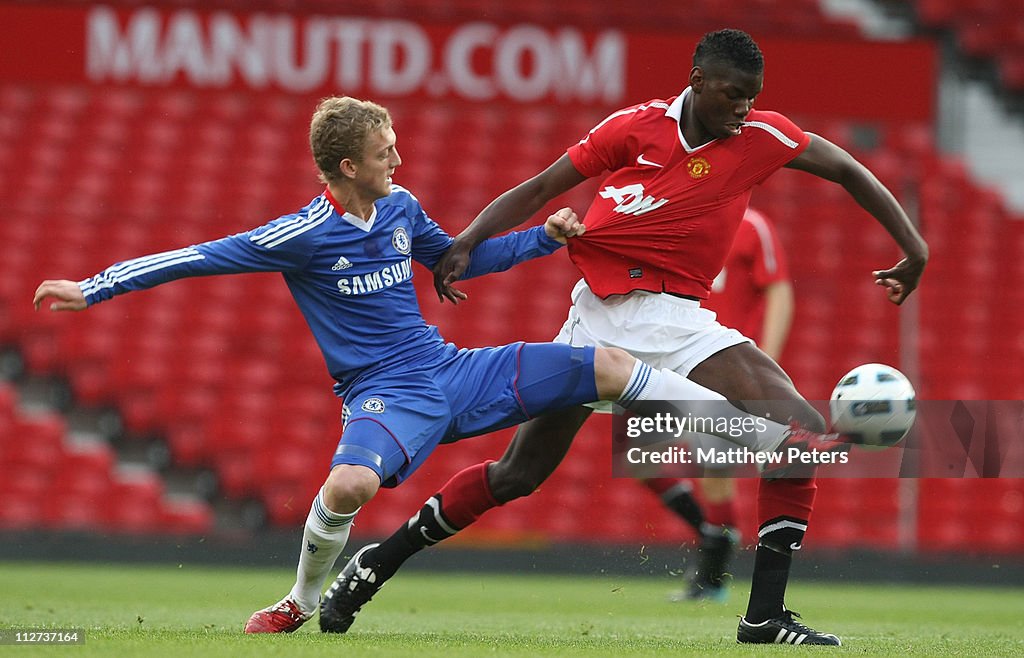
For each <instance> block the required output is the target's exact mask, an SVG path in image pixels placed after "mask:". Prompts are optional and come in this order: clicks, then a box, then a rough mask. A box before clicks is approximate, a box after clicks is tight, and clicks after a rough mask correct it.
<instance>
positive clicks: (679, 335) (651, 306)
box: [554, 279, 752, 377]
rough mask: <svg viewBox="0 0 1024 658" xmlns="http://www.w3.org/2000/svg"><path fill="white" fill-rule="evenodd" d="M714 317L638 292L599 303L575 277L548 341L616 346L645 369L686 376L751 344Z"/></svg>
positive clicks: (690, 304) (695, 306)
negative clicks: (555, 332)
mask: <svg viewBox="0 0 1024 658" xmlns="http://www.w3.org/2000/svg"><path fill="white" fill-rule="evenodd" d="M715 318H716V316H715V313H714V312H713V311H709V310H708V309H706V308H701V306H700V302H696V301H693V300H691V299H683V298H681V297H673V296H672V295H667V294H660V293H653V292H645V291H640V290H638V291H634V292H631V293H629V294H627V295H613V296H611V297H609V298H608V299H601V298H600V297H598V296H597V295H595V294H594V293H593V292H591V290H590V286H588V285H587V284H586V282H585V281H583V280H582V279H580V281H579V282H578V283H577V284H576V287H574V288H573V289H572V306H571V307H570V308H569V317H568V318H567V319H566V321H565V324H563V325H562V329H561V331H559V332H558V335H557V336H555V340H554V342H556V343H569V344H570V345H576V346H580V345H595V346H597V347H618V348H620V349H622V350H625V351H626V352H629V353H630V354H632V355H633V356H635V357H636V358H638V359H640V360H641V361H644V362H645V363H647V364H648V365H649V366H652V367H654V368H668V369H669V370H674V371H675V372H678V373H679V374H680V375H682V376H684V377H686V376H687V375H689V374H690V371H691V370H693V369H694V368H696V367H697V366H698V365H699V364H700V363H701V362H703V361H704V360H705V359H707V358H708V357H710V356H712V355H713V354H716V353H718V352H721V351H722V350H724V349H725V348H727V347H732V346H733V345H739V344H740V343H748V342H752V341H751V340H750V339H749V338H747V337H746V336H744V335H743V334H741V333H740V332H738V331H736V330H735V329H729V328H728V327H723V326H722V325H720V324H718V321H717V320H716V319H715Z"/></svg>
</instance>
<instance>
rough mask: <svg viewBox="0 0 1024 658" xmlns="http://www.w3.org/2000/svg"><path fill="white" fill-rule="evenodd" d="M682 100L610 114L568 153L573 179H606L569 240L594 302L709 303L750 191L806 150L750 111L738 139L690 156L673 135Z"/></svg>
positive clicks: (788, 131)
mask: <svg viewBox="0 0 1024 658" xmlns="http://www.w3.org/2000/svg"><path fill="white" fill-rule="evenodd" d="M689 92H690V90H689V89H686V90H685V91H684V92H683V93H682V94H680V95H679V96H677V97H675V98H671V99H668V100H653V101H650V102H647V103H643V104H640V105H635V106H633V107H629V108H626V109H623V110H620V111H618V112H615V113H614V114H612V115H610V116H609V117H608V118H606V119H605V120H604V121H602V122H601V123H600V124H598V125H597V126H596V127H595V128H594V129H593V130H591V131H590V133H589V134H588V135H587V136H586V137H584V138H583V140H581V141H580V142H579V143H578V144H575V145H573V146H571V147H570V148H569V149H568V155H569V158H570V159H571V160H572V163H573V165H574V166H575V167H576V169H577V170H579V172H580V173H581V174H583V175H585V176H590V177H594V176H598V175H600V174H602V173H603V172H605V171H610V172H611V173H610V174H609V175H608V177H607V178H606V179H605V180H604V182H603V183H602V186H601V188H600V189H599V190H598V193H597V196H595V198H594V201H593V202H592V203H591V206H590V208H589V209H588V210H587V214H586V216H585V217H584V219H583V221H584V223H585V224H586V225H587V232H586V234H584V235H583V236H581V237H579V238H577V239H574V240H570V241H569V256H570V257H571V258H572V260H573V262H574V263H575V264H576V266H577V267H578V268H579V269H580V271H581V272H582V273H583V277H584V279H586V281H587V284H588V285H589V286H590V289H591V290H593V292H594V293H595V294H596V295H598V296H600V297H607V296H609V295H615V294H625V293H628V292H630V291H632V290H649V291H652V292H670V293H676V294H681V295H690V296H694V297H698V298H701V299H705V298H707V296H708V294H709V292H710V290H711V282H712V281H713V280H714V278H715V276H716V275H717V274H718V272H719V271H720V270H721V269H722V266H723V264H724V263H725V257H726V254H728V252H729V247H730V245H731V244H732V241H733V236H734V235H735V234H736V230H737V228H738V227H739V224H740V220H741V219H742V217H743V213H744V211H745V210H746V208H747V203H748V202H749V200H750V193H751V189H752V188H753V186H754V185H756V184H758V183H760V182H761V181H763V180H764V179H765V178H767V177H768V176H769V175H771V174H772V173H773V172H774V171H776V170H777V169H779V168H780V167H782V166H784V165H785V164H786V163H788V162H789V161H790V160H792V159H793V158H795V157H796V156H798V155H799V154H800V153H802V152H803V150H804V149H805V148H807V145H808V144H809V143H810V137H809V136H808V135H806V134H805V133H804V132H803V131H802V130H800V128H798V127H797V126H796V125H794V124H793V123H792V122H791V121H790V120H789V119H787V118H786V117H784V116H782V115H781V114H777V113H775V112H761V111H757V110H753V111H751V112H750V114H749V115H748V116H747V119H746V121H745V122H744V123H743V128H742V132H741V133H740V134H739V135H736V136H732V137H728V138H724V139H716V140H713V141H711V142H708V143H707V144H704V145H703V146H699V147H696V148H692V147H690V146H689V145H688V144H687V143H686V140H685V139H684V138H683V131H682V128H681V126H680V118H681V117H682V114H683V101H684V99H685V98H686V96H687V94H688V93H689Z"/></svg>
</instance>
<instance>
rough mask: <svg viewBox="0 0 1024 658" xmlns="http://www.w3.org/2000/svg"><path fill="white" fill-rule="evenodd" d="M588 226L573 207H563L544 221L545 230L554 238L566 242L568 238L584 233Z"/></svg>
mask: <svg viewBox="0 0 1024 658" xmlns="http://www.w3.org/2000/svg"><path fill="white" fill-rule="evenodd" d="M586 230H587V227H586V225H585V224H583V222H581V221H580V218H579V216H578V215H577V214H576V213H575V212H574V211H573V209H572V208H562V209H560V210H558V211H557V212H555V214H553V215H549V216H548V221H546V222H545V223H544V232H545V233H547V234H548V237H549V238H551V239H552V240H557V241H558V242H561V243H562V244H565V242H566V239H567V238H574V237H579V236H581V235H583V234H584V233H585V232H586Z"/></svg>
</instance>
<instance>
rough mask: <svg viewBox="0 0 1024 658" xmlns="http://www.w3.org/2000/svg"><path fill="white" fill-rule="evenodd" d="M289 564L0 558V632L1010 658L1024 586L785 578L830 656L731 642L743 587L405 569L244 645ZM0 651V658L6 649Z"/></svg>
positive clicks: (185, 646)
mask: <svg viewBox="0 0 1024 658" xmlns="http://www.w3.org/2000/svg"><path fill="white" fill-rule="evenodd" d="M293 573H294V572H292V571H291V570H282V569H276V570H244V569H238V568H212V567H195V566H188V565H183V566H179V567H173V566H152V567H151V566H138V565H121V566H100V565H68V564H28V563H0V591H2V593H3V596H2V597H0V628H40V627H47V628H83V629H85V634H86V642H85V644H84V646H74V647H45V648H44V647H35V648H28V647H21V648H20V649H17V650H16V651H19V652H22V653H24V654H25V655H29V654H39V653H46V654H55V653H61V654H63V655H71V654H69V653H65V652H73V655H75V656H127V655H133V656H134V655H140V656H150V655H157V656H162V655H172V654H178V655H201V656H204V657H206V656H212V657H216V656H245V657H246V658H254V657H257V656H280V655H292V656H298V655H301V656H332V657H336V656H339V655H345V656H417V658H426V657H431V656H443V657H444V658H457V657H463V656H464V657H467V658H468V657H474V658H475V657H478V656H531V657H546V656H558V657H562V656H601V657H602V658H605V657H617V656H709V655H714V656H762V655H767V656H774V655H784V654H785V655H792V654H794V653H799V654H805V653H811V652H828V653H829V654H835V655H838V654H845V655H856V656H894V655H901V656H957V657H961V656H1021V655H1024V589H1020V588H1017V589H1009V588H1006V589H1002V588H1000V589H983V588H958V587H938V586H936V587H910V586H854V585H837V584H822V583H795V584H793V585H791V587H790V593H789V597H788V598H789V603H790V605H791V606H792V607H793V608H795V609H796V610H799V611H802V612H803V613H804V614H805V621H806V622H807V623H808V624H809V625H811V626H813V627H817V628H821V629H824V630H827V631H831V632H834V633H836V634H838V635H840V636H841V637H842V638H843V642H844V646H842V647H838V648H825V647H781V646H780V647H775V646H739V645H737V644H736V643H735V636H736V624H737V615H738V614H740V613H742V612H743V605H744V603H745V599H746V592H745V584H739V585H737V586H735V587H734V589H733V598H732V601H731V602H730V603H728V604H725V605H722V604H702V605H687V604H671V603H668V602H667V598H666V595H667V593H668V591H669V590H670V589H671V588H672V587H673V586H674V585H676V584H677V583H675V582H672V581H670V580H669V579H667V578H666V579H660V578H654V577H643V578H628V577H622V578H615V577H607V578H599V577H574V576H539V575H529V576H525V575H524V576H510V575H491V574H477V573H473V574H449V573H445V574H427V573H424V572H422V571H406V572H405V573H402V574H401V575H399V576H398V577H396V578H395V579H394V580H393V581H392V582H390V583H388V585H387V587H385V588H384V589H383V590H381V592H380V594H378V596H377V597H376V598H375V599H374V601H373V602H372V603H370V604H369V605H368V606H367V607H366V608H365V609H364V611H363V613H362V614H361V615H360V618H359V620H358V621H357V622H356V624H355V625H354V626H353V627H352V630H351V631H350V632H349V633H348V634H346V635H344V636H336V635H324V634H321V633H320V632H319V631H318V629H317V625H316V620H315V619H314V620H312V621H311V622H309V623H308V624H307V625H306V626H305V627H303V628H302V629H300V630H299V631H298V632H296V633H294V634H292V635H279V636H266V635H264V636H245V635H243V634H242V626H243V624H244V623H245V620H246V619H248V617H249V615H250V614H251V613H252V611H253V610H256V609H257V608H261V607H264V606H266V605H269V604H271V603H273V602H275V601H277V600H278V599H279V598H280V597H281V596H282V595H283V594H284V593H285V592H286V591H287V589H288V587H290V585H291V582H292V578H293ZM6 649H7V647H0V653H7V651H5V650H6Z"/></svg>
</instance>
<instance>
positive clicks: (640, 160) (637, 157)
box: [636, 153, 665, 167]
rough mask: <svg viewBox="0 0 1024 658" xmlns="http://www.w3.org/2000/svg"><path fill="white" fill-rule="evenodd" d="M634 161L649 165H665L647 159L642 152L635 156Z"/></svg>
mask: <svg viewBox="0 0 1024 658" xmlns="http://www.w3.org/2000/svg"><path fill="white" fill-rule="evenodd" d="M636 163H637V164H642V165H649V166H651V167H664V166H665V165H660V164H658V163H657V162H651V161H650V160H648V159H647V158H645V157H644V154H643V153H641V154H640V155H638V156H636Z"/></svg>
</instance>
